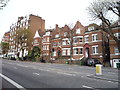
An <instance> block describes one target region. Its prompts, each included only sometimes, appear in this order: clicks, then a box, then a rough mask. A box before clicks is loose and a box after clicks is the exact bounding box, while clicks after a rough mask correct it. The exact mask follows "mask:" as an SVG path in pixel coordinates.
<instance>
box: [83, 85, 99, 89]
mask: <svg viewBox="0 0 120 90" xmlns="http://www.w3.org/2000/svg"><path fill="white" fill-rule="evenodd" d="M82 87H83V88H89V89H93V90H99V89H95V88H93V87H90V86H86V85H82Z"/></svg>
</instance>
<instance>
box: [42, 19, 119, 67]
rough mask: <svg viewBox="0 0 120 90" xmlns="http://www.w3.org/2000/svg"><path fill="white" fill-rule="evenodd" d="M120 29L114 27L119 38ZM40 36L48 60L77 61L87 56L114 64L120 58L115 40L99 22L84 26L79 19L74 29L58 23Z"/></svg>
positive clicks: (103, 62)
mask: <svg viewBox="0 0 120 90" xmlns="http://www.w3.org/2000/svg"><path fill="white" fill-rule="evenodd" d="M119 30H120V28H113V31H114V33H115V35H117V37H118V38H120V36H119V33H120V32H119ZM40 38H42V46H41V47H42V48H41V50H42V57H44V59H45V60H47V61H48V60H58V59H63V60H72V61H76V60H82V59H83V58H84V59H85V58H86V59H97V60H99V61H100V62H101V63H102V64H103V65H106V64H111V66H113V65H114V64H115V63H114V61H119V59H120V53H119V52H118V49H116V48H117V46H116V43H115V41H114V40H113V39H112V38H111V37H110V36H109V37H108V34H107V33H105V32H104V31H103V30H101V29H100V26H98V25H97V24H90V25H88V26H83V25H82V24H81V23H80V22H79V21H77V22H76V24H75V26H74V27H73V28H72V29H70V28H69V26H67V25H65V26H64V27H62V28H60V27H59V26H58V25H56V27H55V29H52V30H47V31H45V33H44V35H42V36H41V37H40ZM108 39H109V40H108ZM108 46H109V48H108ZM108 51H109V52H108ZM114 66H115V65H114Z"/></svg>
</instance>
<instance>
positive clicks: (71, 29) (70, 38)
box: [68, 23, 74, 63]
mask: <svg viewBox="0 0 120 90" xmlns="http://www.w3.org/2000/svg"><path fill="white" fill-rule="evenodd" d="M68 27H69V29H70V32H69V36H68V37H69V41H70V61H71V63H72V57H73V33H74V30H73V23H71V24H68Z"/></svg>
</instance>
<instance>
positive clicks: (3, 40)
mask: <svg viewBox="0 0 120 90" xmlns="http://www.w3.org/2000/svg"><path fill="white" fill-rule="evenodd" d="M2 42H5V43H9V42H10V32H6V33H5V34H4V35H3V38H2Z"/></svg>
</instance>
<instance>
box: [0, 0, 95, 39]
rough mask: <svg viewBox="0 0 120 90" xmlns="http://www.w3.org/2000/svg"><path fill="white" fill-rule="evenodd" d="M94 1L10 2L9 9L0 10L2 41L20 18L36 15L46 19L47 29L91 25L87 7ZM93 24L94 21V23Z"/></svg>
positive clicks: (25, 0) (17, 0)
mask: <svg viewBox="0 0 120 90" xmlns="http://www.w3.org/2000/svg"><path fill="white" fill-rule="evenodd" d="M91 1H92V0H10V2H9V3H8V5H7V7H5V8H4V9H3V10H0V40H1V38H2V36H3V34H4V33H5V32H7V31H9V27H10V25H11V24H12V23H16V21H17V18H18V17H19V16H25V15H29V14H34V15H38V16H40V17H42V18H43V19H45V22H46V23H45V24H46V29H47V28H49V27H50V26H51V27H52V28H54V27H55V24H58V25H59V26H60V27H62V26H64V25H65V24H70V23H75V22H76V21H77V20H79V21H80V22H81V23H82V24H83V25H88V24H90V23H91V21H90V19H91V18H90V16H89V15H88V14H87V11H86V7H88V6H89V3H90V2H91ZM92 22H93V21H92Z"/></svg>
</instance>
